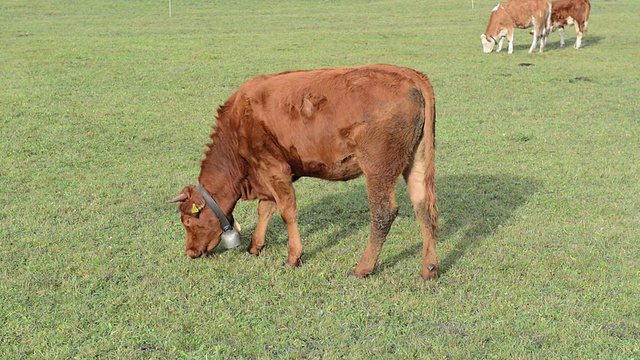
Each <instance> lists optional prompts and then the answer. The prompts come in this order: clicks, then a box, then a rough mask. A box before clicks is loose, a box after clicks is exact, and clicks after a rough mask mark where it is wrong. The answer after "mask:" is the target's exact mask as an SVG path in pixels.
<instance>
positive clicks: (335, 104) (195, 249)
mask: <svg viewBox="0 0 640 360" xmlns="http://www.w3.org/2000/svg"><path fill="white" fill-rule="evenodd" d="M213 130H214V131H213V132H212V134H211V139H212V143H210V144H209V145H208V146H209V149H208V150H207V151H206V152H205V159H204V160H202V164H201V169H200V176H199V178H198V181H199V184H201V187H202V188H203V189H202V190H198V189H197V187H196V186H194V185H189V186H187V187H185V188H184V189H182V191H181V193H180V195H178V197H176V198H175V199H172V200H169V201H168V202H181V203H182V204H181V205H180V207H179V209H180V218H181V220H182V223H183V225H184V227H185V229H186V232H187V255H188V256H189V257H191V258H196V257H199V256H203V255H205V254H207V253H208V252H210V251H211V250H213V249H214V248H215V247H216V246H217V245H218V244H219V243H220V241H221V234H222V233H223V229H222V226H221V224H224V226H225V227H226V228H227V229H229V231H230V232H231V231H232V230H231V229H232V227H233V225H232V224H233V218H232V213H233V209H234V207H235V205H236V203H237V201H238V200H240V199H243V200H253V199H258V200H259V203H258V217H259V219H258V224H257V226H256V229H255V232H254V233H253V236H252V238H251V245H249V248H248V251H249V252H250V253H251V254H254V255H258V254H259V253H260V251H261V249H262V248H263V247H264V244H265V235H266V231H267V225H268V222H269V219H270V218H271V216H272V215H273V214H274V213H275V211H276V209H277V210H279V211H280V215H281V216H282V219H283V220H284V223H285V224H286V227H287V232H288V233H289V241H288V245H289V254H288V257H287V264H289V265H292V266H298V265H299V264H300V257H301V256H302V253H303V252H302V244H301V242H300V234H299V232H298V224H297V215H298V208H297V206H296V198H295V193H294V188H293V181H295V180H296V179H298V178H300V177H302V176H311V177H316V178H321V179H326V180H350V179H354V178H356V177H358V176H360V175H362V174H364V176H365V178H366V184H367V192H368V196H369V207H370V210H371V228H370V237H369V243H368V245H367V248H366V250H365V251H364V254H363V255H362V258H361V259H360V262H359V264H358V266H357V267H356V268H355V270H353V272H352V273H351V275H352V276H355V277H359V278H362V277H365V276H367V275H369V274H370V273H372V272H373V269H374V266H375V264H376V262H377V260H378V256H379V255H380V251H381V249H382V244H383V243H384V241H385V240H386V237H387V233H388V232H389V229H390V228H391V224H392V223H393V221H394V219H395V217H396V215H397V213H398V206H397V204H396V200H395V194H394V188H395V184H396V182H397V180H398V177H399V176H400V175H402V176H403V177H404V179H405V181H406V182H407V187H408V191H409V195H410V198H411V202H412V203H413V208H414V210H415V213H416V215H417V218H418V222H419V224H420V228H421V232H422V238H423V251H422V271H421V276H422V278H423V279H425V280H426V279H434V278H436V277H437V266H438V258H437V255H436V246H435V231H436V227H437V222H438V213H437V210H436V193H435V180H434V174H435V165H434V160H435V155H434V142H435V98H434V93H433V88H432V87H431V84H430V82H429V80H428V79H427V77H426V76H425V75H423V74H422V73H419V72H417V71H415V70H411V69H408V68H400V67H396V66H392V65H367V66H362V67H354V68H332V69H323V70H312V71H291V72H283V73H280V74H275V75H265V76H258V77H256V78H254V79H252V80H249V81H247V82H246V83H244V84H243V85H241V86H240V88H239V89H238V90H237V91H236V92H235V93H234V94H233V95H231V97H230V98H229V99H227V101H226V102H225V103H224V105H223V106H221V107H220V108H219V110H218V116H217V121H216V124H215V126H214V128H213ZM209 194H210V197H211V198H210V199H209V200H208V201H207V200H206V198H207V197H209ZM214 199H215V200H214ZM205 204H206V205H208V206H206V205H205ZM215 208H218V210H217V211H218V213H219V214H220V215H218V216H216V215H215V214H214V211H212V210H213V209H215ZM220 210H221V211H220Z"/></svg>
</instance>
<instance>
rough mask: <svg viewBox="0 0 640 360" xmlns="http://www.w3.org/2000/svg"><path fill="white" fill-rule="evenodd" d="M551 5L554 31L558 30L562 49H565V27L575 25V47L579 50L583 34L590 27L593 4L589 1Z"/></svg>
mask: <svg viewBox="0 0 640 360" xmlns="http://www.w3.org/2000/svg"><path fill="white" fill-rule="evenodd" d="M551 5H552V10H551V25H552V26H553V30H556V29H558V35H560V47H564V27H565V26H571V25H575V26H576V43H575V44H574V45H573V47H574V48H575V49H579V48H580V45H581V44H582V34H583V33H584V32H585V31H587V26H588V25H589V12H590V11H591V3H590V2H589V0H558V1H554V2H553V3H552V4H551Z"/></svg>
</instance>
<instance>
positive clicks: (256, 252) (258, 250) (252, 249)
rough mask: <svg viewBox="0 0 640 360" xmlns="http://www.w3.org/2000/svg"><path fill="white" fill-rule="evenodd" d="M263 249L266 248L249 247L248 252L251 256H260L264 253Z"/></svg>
mask: <svg viewBox="0 0 640 360" xmlns="http://www.w3.org/2000/svg"><path fill="white" fill-rule="evenodd" d="M262 249H264V246H255V247H254V246H253V245H249V248H248V249H247V252H248V253H249V254H251V255H255V256H258V255H260V253H261V252H262Z"/></svg>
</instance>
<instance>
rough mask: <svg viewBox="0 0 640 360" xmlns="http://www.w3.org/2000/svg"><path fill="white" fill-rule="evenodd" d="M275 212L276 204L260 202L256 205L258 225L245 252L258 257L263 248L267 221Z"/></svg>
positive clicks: (266, 201)
mask: <svg viewBox="0 0 640 360" xmlns="http://www.w3.org/2000/svg"><path fill="white" fill-rule="evenodd" d="M275 212H276V203H275V202H274V201H270V200H260V202H259V203H258V225H256V229H255V231H254V232H253V235H252V236H251V244H250V245H249V248H248V249H247V251H249V253H251V254H253V255H260V251H261V250H262V248H263V247H264V244H265V241H266V237H267V228H268V226H269V220H271V217H273V214H275Z"/></svg>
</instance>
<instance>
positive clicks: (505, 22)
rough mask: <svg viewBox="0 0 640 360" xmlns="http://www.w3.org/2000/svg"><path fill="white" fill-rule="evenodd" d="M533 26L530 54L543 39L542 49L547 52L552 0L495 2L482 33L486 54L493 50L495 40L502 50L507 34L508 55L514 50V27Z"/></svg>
mask: <svg viewBox="0 0 640 360" xmlns="http://www.w3.org/2000/svg"><path fill="white" fill-rule="evenodd" d="M532 26H533V33H534V36H533V43H532V44H531V48H530V49H529V53H532V52H533V50H535V48H536V45H537V43H538V41H540V52H543V51H544V45H545V43H546V38H547V36H548V35H549V32H550V31H551V2H550V1H549V0H508V1H506V2H503V3H500V4H498V5H496V7H495V8H493V10H492V11H491V17H490V18H489V24H488V25H487V30H486V31H485V33H484V34H482V35H480V40H481V41H482V47H483V50H484V52H485V53H490V52H491V51H492V50H493V48H494V46H495V45H496V43H499V45H498V50H496V52H499V51H500V50H502V41H503V40H504V37H505V36H506V37H507V40H508V41H509V54H511V53H513V30H514V29H515V28H519V29H528V28H530V27H532Z"/></svg>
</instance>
